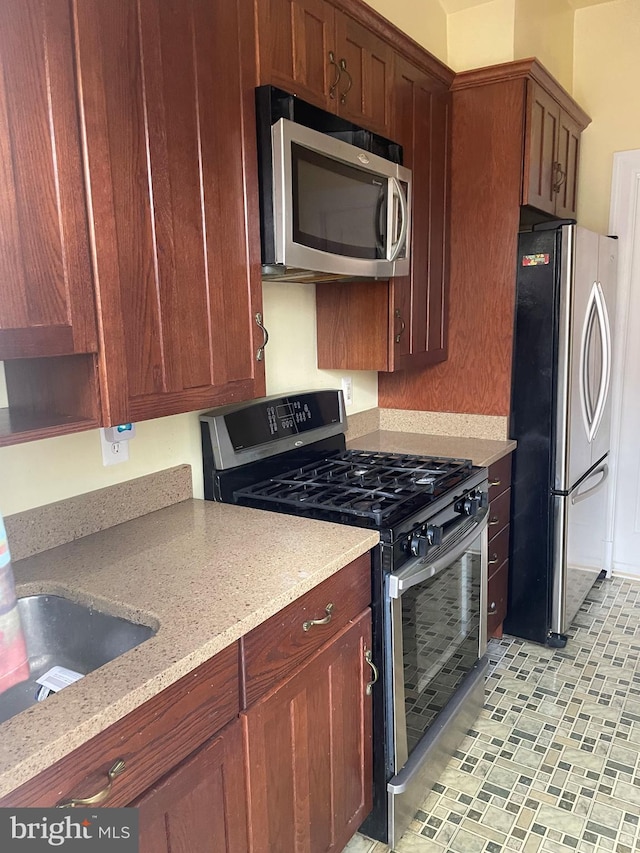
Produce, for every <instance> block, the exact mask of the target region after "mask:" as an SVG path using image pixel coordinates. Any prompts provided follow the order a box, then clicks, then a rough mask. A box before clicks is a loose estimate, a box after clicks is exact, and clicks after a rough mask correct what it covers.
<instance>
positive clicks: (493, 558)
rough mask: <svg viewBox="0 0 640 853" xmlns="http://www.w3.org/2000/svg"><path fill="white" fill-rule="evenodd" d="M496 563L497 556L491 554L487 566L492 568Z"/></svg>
mask: <svg viewBox="0 0 640 853" xmlns="http://www.w3.org/2000/svg"><path fill="white" fill-rule="evenodd" d="M497 562H498V555H497V554H493V555H492V556H491V559H490V560H489V565H490V566H493V565H495V564H496V563H497Z"/></svg>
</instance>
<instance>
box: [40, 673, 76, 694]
mask: <svg viewBox="0 0 640 853" xmlns="http://www.w3.org/2000/svg"><path fill="white" fill-rule="evenodd" d="M83 677H84V674H83V673H82V672H75V670H73V669H67V668H66V666H52V667H51V669H48V670H47V671H46V672H45V673H44V675H41V676H40V678H37V679H36V684H41V685H42V686H43V687H46V688H47V690H49V691H50V692H52V693H57V692H58V690H62V688H63V687H68V686H69V685H70V684H73V682H74V681H78V680H79V679H81V678H83Z"/></svg>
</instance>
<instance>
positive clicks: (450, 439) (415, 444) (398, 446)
mask: <svg viewBox="0 0 640 853" xmlns="http://www.w3.org/2000/svg"><path fill="white" fill-rule="evenodd" d="M347 447H348V448H349V449H351V450H384V451H386V452H387V453H416V454H418V455H422V456H441V457H446V458H449V459H471V461H472V462H473V464H474V465H478V466H479V467H480V468H486V467H488V466H489V465H492V464H493V463H494V462H497V461H498V460H499V459H502V457H503V456H506V455H507V453H511V452H512V451H513V450H515V449H516V442H515V441H513V440H507V441H497V440H495V439H490V438H461V437H458V436H450V435H427V434H424V433H417V432H394V431H391V430H376V431H375V432H370V433H367V434H366V435H361V436H359V437H358V438H354V439H352V440H351V441H349V442H347Z"/></svg>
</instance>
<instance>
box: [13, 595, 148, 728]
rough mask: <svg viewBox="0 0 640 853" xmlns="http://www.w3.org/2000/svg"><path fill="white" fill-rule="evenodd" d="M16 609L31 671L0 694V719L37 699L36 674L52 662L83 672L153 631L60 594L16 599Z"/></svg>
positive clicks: (146, 638) (44, 670)
mask: <svg viewBox="0 0 640 853" xmlns="http://www.w3.org/2000/svg"><path fill="white" fill-rule="evenodd" d="M18 610H19V613H20V619H21V621H22V627H23V630H24V635H25V640H26V644H27V652H28V654H29V667H30V670H31V675H30V677H29V680H28V681H23V682H21V683H20V684H16V685H14V687H11V688H9V690H7V691H5V692H4V693H1V694H0V723H2V722H4V721H5V720H8V719H9V718H10V717H13V716H14V715H15V714H19V713H20V712H21V711H24V710H25V709H26V708H28V707H29V706H30V705H34V704H35V703H36V702H37V701H38V700H37V699H36V694H37V693H38V691H40V685H39V684H37V683H36V679H38V678H40V676H42V675H43V674H44V673H45V672H47V670H49V669H51V667H53V666H62V667H65V668H67V669H70V670H73V671H75V672H79V673H82V675H86V674H87V673H88V672H92V670H94V669H98V667H100V666H103V665H104V664H105V663H108V662H109V661H111V660H113V659H114V658H117V657H118V656H119V655H122V654H124V653H125V652H127V651H129V649H132V648H134V646H138V645H140V643H143V642H144V641H145V640H148V639H149V637H152V636H153V635H154V634H155V633H156V630H157V629H154V628H150V627H148V626H147V625H138V624H136V623H135V622H130V621H129V620H128V619H123V618H121V617H120V616H112V615H110V614H109V613H102V612H101V611H100V610H94V609H93V607H88V606H85V605H82V604H78V603H77V602H75V601H70V600H69V599H68V598H63V597H62V596H60V595H46V594H40V595H28V596H25V597H24V598H19V599H18ZM43 692H46V691H43Z"/></svg>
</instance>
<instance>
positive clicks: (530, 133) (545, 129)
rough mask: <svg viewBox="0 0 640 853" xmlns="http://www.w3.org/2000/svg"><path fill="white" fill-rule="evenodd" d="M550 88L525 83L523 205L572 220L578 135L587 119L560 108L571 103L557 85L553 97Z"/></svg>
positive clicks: (538, 84) (575, 199)
mask: <svg viewBox="0 0 640 853" xmlns="http://www.w3.org/2000/svg"><path fill="white" fill-rule="evenodd" d="M552 82H555V81H552ZM551 88H552V86H551V85H548V86H546V87H545V86H543V85H542V84H541V83H539V82H537V81H536V80H535V79H530V80H527V82H526V109H525V139H524V176H523V184H522V203H523V204H526V205H531V207H535V208H536V209H538V210H541V211H544V212H545V213H549V214H551V215H553V216H557V217H559V218H563V219H571V218H575V216H576V209H577V184H578V161H579V154H580V134H581V132H582V130H583V129H584V127H585V126H586V124H588V119H587V118H586V116H584V114H582V111H581V110H580V109H579V108H577V110H576V109H575V107H577V105H575V104H573V103H572V104H571V105H570V106H563V103H562V101H567V102H569V100H570V99H569V98H568V96H566V93H563V92H562V91H561V90H560V87H558V86H557V84H556V88H557V89H558V90H559V91H558V92H556V93H555V97H554V95H552V94H551V92H550V89H551ZM563 95H564V97H563ZM559 98H560V100H559ZM571 107H574V109H573V110H571V111H570V109H571ZM572 112H573V115H572ZM585 119H586V120H585Z"/></svg>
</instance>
